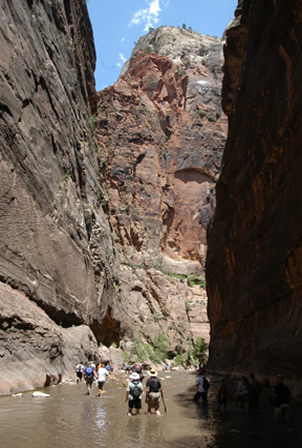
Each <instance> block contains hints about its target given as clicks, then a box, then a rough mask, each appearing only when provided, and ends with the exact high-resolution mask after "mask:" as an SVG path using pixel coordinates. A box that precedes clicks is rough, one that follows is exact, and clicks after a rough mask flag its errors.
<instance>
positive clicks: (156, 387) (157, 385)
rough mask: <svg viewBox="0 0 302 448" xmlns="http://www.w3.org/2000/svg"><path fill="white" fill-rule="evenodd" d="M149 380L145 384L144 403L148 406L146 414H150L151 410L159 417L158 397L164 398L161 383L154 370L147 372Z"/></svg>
mask: <svg viewBox="0 0 302 448" xmlns="http://www.w3.org/2000/svg"><path fill="white" fill-rule="evenodd" d="M148 374H149V376H150V378H148V380H147V383H146V403H147V404H148V414H152V409H154V410H155V414H157V415H160V411H159V403H160V396H162V397H163V396H164V391H163V389H162V387H161V382H160V380H159V379H158V378H157V372H156V370H155V369H153V368H152V369H150V370H149V371H148Z"/></svg>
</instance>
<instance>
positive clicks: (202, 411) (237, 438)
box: [0, 372, 302, 448]
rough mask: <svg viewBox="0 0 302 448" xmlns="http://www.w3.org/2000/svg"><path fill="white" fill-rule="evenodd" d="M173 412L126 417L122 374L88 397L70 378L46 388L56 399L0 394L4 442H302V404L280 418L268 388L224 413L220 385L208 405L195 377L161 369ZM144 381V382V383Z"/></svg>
mask: <svg viewBox="0 0 302 448" xmlns="http://www.w3.org/2000/svg"><path fill="white" fill-rule="evenodd" d="M159 377H160V378H161V380H162V383H163V387H164V390H165V397H166V405H167V413H164V410H163V407H162V406H161V411H162V415H161V416H160V417H158V416H156V415H147V414H145V411H146V405H145V404H144V407H143V412H142V413H141V415H139V416H132V417H128V416H127V404H126V402H125V395H126V388H125V387H124V385H123V378H122V377H119V378H120V379H119V381H114V380H110V381H107V383H106V385H105V393H104V395H103V397H102V398H100V397H97V396H96V393H97V390H96V387H95V385H94V386H93V390H92V395H91V396H87V395H86V387H85V384H84V383H82V384H75V383H72V384H64V385H59V386H55V387H50V388H46V389H44V391H43V392H46V393H48V394H50V397H49V398H33V397H32V395H31V392H28V393H25V394H23V396H22V398H18V397H11V396H9V397H2V398H1V399H0V422H1V426H0V446H1V448H16V447H22V448H53V447H57V448H80V447H83V446H84V445H87V446H90V447H95V448H98V447H111V448H130V447H131V448H141V447H142V448H151V447H152V448H153V447H157V446H158V447H160V448H168V447H174V448H179V447H186V448H197V447H199V448H214V447H217V448H226V447H228V448H239V447H240V448H285V447H286V448H296V447H297V448H301V447H302V407H301V405H297V404H294V403H293V404H292V406H291V416H290V419H289V421H287V422H284V421H275V420H274V418H273V411H272V408H271V407H270V406H269V404H268V391H265V390H264V391H263V393H262V397H261V402H260V409H259V410H257V411H254V412H251V411H249V412H248V411H246V410H242V409H240V408H238V407H236V406H235V405H234V404H232V403H230V404H229V405H228V409H227V412H226V413H225V414H220V413H217V411H216V410H215V405H214V396H215V384H212V386H211V389H210V393H209V405H208V406H207V407H206V408H205V407H203V405H202V404H195V403H194V402H193V401H192V397H193V395H194V382H195V378H196V376H195V375H194V374H190V373H181V372H168V373H166V372H160V374H159ZM144 384H145V381H144Z"/></svg>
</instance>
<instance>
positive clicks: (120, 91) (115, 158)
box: [96, 27, 227, 340]
mask: <svg viewBox="0 0 302 448" xmlns="http://www.w3.org/2000/svg"><path fill="white" fill-rule="evenodd" d="M165 33H168V34H169V33H176V37H175V44H176V45H177V42H178V41H177V39H180V38H183V39H191V38H193V37H194V34H195V33H190V32H186V33H183V31H182V30H178V29H174V28H168V27H166V28H165V27H163V28H162V29H161V28H160V29H159V30H156V31H154V32H152V33H151V35H150V37H149V41H152V39H157V41H158V42H161V44H162V45H163V47H164V40H165ZM192 36H193V37H192ZM197 36H198V37H197ZM170 37H171V36H170ZM144 39H145V38H144ZM195 39H200V41H199V40H198V41H197V44H196V45H197V46H198V50H199V51H200V48H201V46H202V45H203V47H202V48H203V53H202V54H203V56H200V55H195V59H196V60H188V61H187V62H186V63H185V61H184V59H181V60H180V59H179V60H178V59H177V58H178V56H177V55H166V56H163V55H159V54H156V53H154V52H151V53H150V52H149V50H148V48H149V47H148V42H146V41H143V44H139V46H138V47H139V48H140V47H145V49H141V50H139V49H138V50H137V51H134V54H133V56H132V58H131V60H130V63H129V64H128V66H127V67H128V68H127V71H125V72H124V73H123V75H122V76H121V78H120V79H119V80H118V82H117V83H116V84H114V85H113V86H112V87H110V88H108V89H105V90H104V91H102V92H100V93H99V100H98V114H97V127H96V138H97V141H98V145H99V160H100V166H101V170H102V172H103V176H104V179H105V181H106V184H107V188H108V193H109V213H110V215H111V217H112V222H113V227H114V232H115V238H116V243H117V244H118V245H119V246H120V257H121V263H122V265H121V271H122V274H121V275H122V277H123V271H124V269H126V268H125V266H126V265H128V266H130V265H131V266H132V268H135V269H138V268H140V269H141V268H142V269H145V273H144V274H143V273H142V275H143V276H144V277H145V278H146V277H149V276H150V275H149V274H148V271H149V270H150V269H154V268H155V269H156V270H158V271H159V272H158V274H157V285H156V287H154V291H155V290H156V291H157V293H156V294H155V293H154V294H151V295H150V293H149V292H150V290H152V282H153V281H154V279H155V276H154V275H153V274H152V280H151V282H150V285H151V286H150V285H149V287H148V288H147V283H148V282H146V283H144V281H143V283H141V286H140V288H141V296H140V297H141V301H142V302H146V296H149V295H150V298H149V302H150V303H154V307H155V308H156V307H159V312H160V313H164V314H165V313H166V317H167V316H169V317H168V319H172V320H173V318H172V317H171V313H172V314H173V312H172V308H173V301H172V302H171V297H170V298H168V299H167V296H168V297H169V290H171V289H172V290H173V288H171V284H170V283H169V281H168V282H167V281H163V279H162V280H161V281H160V282H159V283H158V278H159V277H160V276H161V275H162V276H164V272H170V273H178V274H185V275H188V274H197V275H202V273H203V269H204V263H205V254H206V229H207V225H208V222H209V220H210V219H211V216H212V212H213V207H214V194H213V192H214V186H215V182H216V180H217V176H218V173H219V168H220V163H221V154H222V148H223V146H224V141H225V134H226V125H227V124H226V119H225V118H224V116H223V115H221V106H220V86H221V77H222V74H221V70H220V68H221V65H222V53H221V48H222V46H221V45H222V44H221V42H220V40H219V39H216V38H208V37H205V36H204V37H203V39H204V40H203V41H202V40H201V39H202V38H201V37H200V36H199V35H196V38H195ZM168 40H172V38H171V39H168ZM200 42H201V43H200ZM183 46H184V44H183ZM146 48H147V50H148V51H147V50H146ZM158 51H159V52H160V51H161V47H160V45H159V46H158ZM211 54H212V56H211ZM173 58H174V59H173ZM173 60H174V61H175V62H173ZM126 271H127V269H126ZM127 272H128V271H127ZM129 275H130V274H129V272H128V273H127V275H126V277H127V281H126V284H127V285H128V286H127V296H128V298H129V294H130V291H131V287H130V291H129V284H131V280H130V278H129ZM132 281H133V283H136V280H132ZM121 285H122V286H121V287H122V288H123V282H122V283H121ZM186 291H187V290H186ZM187 293H188V292H187ZM133 294H134V292H133ZM183 294H184V295H183V296H182V298H181V301H180V309H181V311H179V312H180V314H179V316H178V317H179V318H180V319H181V320H184V321H185V322H186V325H187V327H188V328H189V325H188V320H187V316H186V314H185V306H184V301H185V297H186V292H183ZM190 294H191V295H192V292H190ZM200 294H201V293H198V294H197V296H198V297H199V295H200ZM134 295H136V296H137V290H136V292H135V294H134ZM176 295H177V292H175V293H173V297H174V298H175V296H176ZM193 295H194V294H193ZM197 296H196V297H197ZM175 300H178V299H175ZM196 300H197V302H198V300H199V299H198V298H197V299H196ZM197 302H196V303H197ZM174 303H176V302H174ZM204 307H205V302H203V305H202V306H201V308H200V316H201V315H202V314H205V313H204V311H205V308H204ZM144 308H146V310H145V313H146V314H145V318H147V317H148V316H149V315H150V316H151V318H152V311H150V304H149V305H148V300H147V306H146V307H144ZM151 308H152V306H151ZM163 310H165V311H163ZM197 315H198V312H195V317H196V316H197ZM181 316H182V317H181ZM174 318H175V319H176V320H177V317H176V316H174ZM134 320H135V319H134ZM201 320H203V319H201ZM138 325H141V323H138ZM202 325H206V328H207V330H206V331H204V329H203V328H205V327H203V328H202ZM202 325H201V328H200V330H197V328H195V331H196V332H195V336H196V334H198V335H199V333H203V335H204V334H205V333H206V339H207V340H208V324H207V323H206V324H204V323H203V324H202ZM166 330H167V329H166ZM186 331H188V334H190V331H189V330H188V329H187V330H186ZM178 336H179V335H178ZM171 339H173V336H171ZM174 339H175V337H174Z"/></svg>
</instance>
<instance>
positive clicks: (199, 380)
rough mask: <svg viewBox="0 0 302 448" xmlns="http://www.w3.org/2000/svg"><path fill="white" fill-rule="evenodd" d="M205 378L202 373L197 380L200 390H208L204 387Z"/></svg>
mask: <svg viewBox="0 0 302 448" xmlns="http://www.w3.org/2000/svg"><path fill="white" fill-rule="evenodd" d="M203 379H204V376H203V375H201V376H200V377H199V378H197V380H196V384H198V392H206V390H205V388H204V387H203Z"/></svg>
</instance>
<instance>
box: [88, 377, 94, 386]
mask: <svg viewBox="0 0 302 448" xmlns="http://www.w3.org/2000/svg"><path fill="white" fill-rule="evenodd" d="M92 383H93V378H86V384H87V386H91V385H92Z"/></svg>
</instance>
